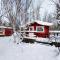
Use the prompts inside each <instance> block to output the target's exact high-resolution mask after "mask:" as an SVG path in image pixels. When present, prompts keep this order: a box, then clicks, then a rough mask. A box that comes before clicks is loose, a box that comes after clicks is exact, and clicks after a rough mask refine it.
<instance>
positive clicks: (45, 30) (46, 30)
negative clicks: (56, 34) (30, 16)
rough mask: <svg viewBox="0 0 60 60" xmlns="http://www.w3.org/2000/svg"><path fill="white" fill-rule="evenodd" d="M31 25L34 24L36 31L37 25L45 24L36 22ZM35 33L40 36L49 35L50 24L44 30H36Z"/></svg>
mask: <svg viewBox="0 0 60 60" xmlns="http://www.w3.org/2000/svg"><path fill="white" fill-rule="evenodd" d="M30 26H34V30H35V31H36V26H43V25H40V24H37V23H36V22H35V23H33V24H31V25H30ZM34 34H35V35H36V36H38V37H44V38H45V37H49V26H44V32H34Z"/></svg>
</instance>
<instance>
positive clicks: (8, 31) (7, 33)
mask: <svg viewBox="0 0 60 60" xmlns="http://www.w3.org/2000/svg"><path fill="white" fill-rule="evenodd" d="M12 34H13V29H8V28H5V35H6V36H11V35H12Z"/></svg>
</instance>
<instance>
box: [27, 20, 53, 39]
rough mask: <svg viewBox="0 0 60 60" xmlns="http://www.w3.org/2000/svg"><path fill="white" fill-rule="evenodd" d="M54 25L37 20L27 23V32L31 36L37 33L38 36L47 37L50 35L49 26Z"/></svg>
mask: <svg viewBox="0 0 60 60" xmlns="http://www.w3.org/2000/svg"><path fill="white" fill-rule="evenodd" d="M52 25H53V23H49V22H43V21H39V20H35V21H33V22H29V23H27V26H28V27H27V28H28V30H26V33H27V34H28V35H29V36H33V35H35V36H36V37H43V38H46V37H49V27H50V26H52Z"/></svg>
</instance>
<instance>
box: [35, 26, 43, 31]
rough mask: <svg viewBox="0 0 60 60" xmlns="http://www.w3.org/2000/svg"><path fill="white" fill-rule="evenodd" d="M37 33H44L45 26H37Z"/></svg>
mask: <svg viewBox="0 0 60 60" xmlns="http://www.w3.org/2000/svg"><path fill="white" fill-rule="evenodd" d="M36 31H38V32H44V26H37V27H36Z"/></svg>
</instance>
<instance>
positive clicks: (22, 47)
mask: <svg viewBox="0 0 60 60" xmlns="http://www.w3.org/2000/svg"><path fill="white" fill-rule="evenodd" d="M0 60H60V54H59V55H58V49H57V48H56V47H54V46H48V45H42V44H38V43H33V44H30V43H20V44H16V43H14V42H13V36H10V37H0Z"/></svg>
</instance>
